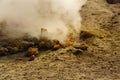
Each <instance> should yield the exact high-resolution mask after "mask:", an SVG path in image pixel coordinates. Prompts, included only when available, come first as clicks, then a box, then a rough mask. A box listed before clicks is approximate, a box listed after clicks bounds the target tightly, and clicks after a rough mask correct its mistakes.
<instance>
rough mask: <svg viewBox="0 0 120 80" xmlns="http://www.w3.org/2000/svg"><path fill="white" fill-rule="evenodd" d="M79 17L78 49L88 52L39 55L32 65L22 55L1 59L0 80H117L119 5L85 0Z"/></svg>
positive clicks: (68, 50)
mask: <svg viewBox="0 0 120 80" xmlns="http://www.w3.org/2000/svg"><path fill="white" fill-rule="evenodd" d="M80 13H81V14H82V18H83V21H82V27H81V30H82V32H84V34H83V33H81V34H82V35H81V37H80V40H79V43H78V44H77V45H79V44H80V45H82V44H84V45H87V46H88V49H87V50H84V51H78V53H79V54H77V55H76V54H73V53H74V52H75V51H76V47H74V46H71V47H67V48H62V49H59V50H57V51H45V52H40V53H41V54H40V56H38V57H37V58H36V59H35V60H34V61H32V62H29V61H28V59H27V58H25V57H24V53H19V54H15V55H12V56H6V57H1V58H0V80H119V79H120V68H119V67H120V34H119V32H120V27H119V26H120V4H108V3H107V2H106V0H88V1H87V3H86V5H84V6H83V8H82V10H81V11H80ZM90 34H91V36H88V37H85V36H87V35H90ZM84 35H85V36H84Z"/></svg>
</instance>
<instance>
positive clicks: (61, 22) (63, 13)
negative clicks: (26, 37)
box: [0, 0, 86, 41]
mask: <svg viewBox="0 0 120 80" xmlns="http://www.w3.org/2000/svg"><path fill="white" fill-rule="evenodd" d="M85 2H86V0H0V21H5V22H6V26H5V27H4V29H3V30H2V31H3V32H4V33H5V34H7V35H8V36H10V37H18V36H21V35H23V34H25V33H28V34H30V35H32V36H35V37H39V35H40V31H41V28H45V29H47V30H48V37H49V38H52V39H58V40H60V41H63V40H64V39H65V38H66V36H67V35H68V34H69V33H79V31H80V25H81V17H80V13H79V10H80V9H81V7H82V5H83V4H84V3H85Z"/></svg>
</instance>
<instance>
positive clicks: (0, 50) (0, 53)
mask: <svg viewBox="0 0 120 80" xmlns="http://www.w3.org/2000/svg"><path fill="white" fill-rule="evenodd" d="M7 54H8V49H7V48H4V47H1V46H0V56H5V55H7Z"/></svg>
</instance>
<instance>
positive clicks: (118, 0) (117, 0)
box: [107, 0, 120, 4]
mask: <svg viewBox="0 0 120 80" xmlns="http://www.w3.org/2000/svg"><path fill="white" fill-rule="evenodd" d="M107 2H108V3H109V4H116V3H120V0H107Z"/></svg>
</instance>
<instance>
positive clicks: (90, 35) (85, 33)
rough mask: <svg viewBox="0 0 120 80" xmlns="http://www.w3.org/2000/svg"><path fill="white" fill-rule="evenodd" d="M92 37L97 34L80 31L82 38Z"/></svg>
mask: <svg viewBox="0 0 120 80" xmlns="http://www.w3.org/2000/svg"><path fill="white" fill-rule="evenodd" d="M92 37H95V35H94V34H92V33H90V32H87V31H81V33H80V39H83V40H85V39H88V38H92Z"/></svg>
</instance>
